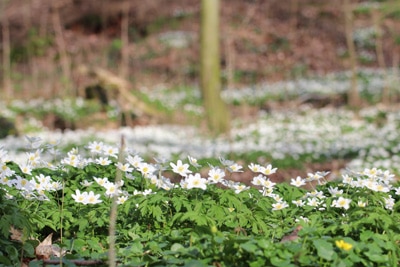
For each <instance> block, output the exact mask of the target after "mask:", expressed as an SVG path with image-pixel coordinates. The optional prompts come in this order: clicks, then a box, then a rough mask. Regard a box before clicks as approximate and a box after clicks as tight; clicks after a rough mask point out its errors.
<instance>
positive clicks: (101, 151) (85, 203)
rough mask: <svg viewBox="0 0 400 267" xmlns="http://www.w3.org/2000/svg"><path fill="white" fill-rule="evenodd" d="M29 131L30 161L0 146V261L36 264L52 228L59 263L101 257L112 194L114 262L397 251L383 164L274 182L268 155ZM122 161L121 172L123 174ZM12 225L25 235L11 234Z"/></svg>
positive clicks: (233, 261)
mask: <svg viewBox="0 0 400 267" xmlns="http://www.w3.org/2000/svg"><path fill="white" fill-rule="evenodd" d="M27 140H28V141H29V144H30V147H31V149H32V150H31V151H29V152H27V154H26V155H25V159H26V161H25V164H18V163H15V162H14V161H12V159H10V158H9V155H8V153H7V151H5V150H4V149H3V150H2V151H1V152H2V153H1V162H2V168H1V170H2V171H1V197H2V202H1V203H2V206H1V209H0V210H1V212H2V217H1V218H2V219H1V235H2V237H1V241H0V242H2V246H1V250H0V252H1V257H0V262H1V264H3V265H4V266H17V265H20V262H21V261H22V260H25V261H30V263H29V264H30V265H31V266H40V264H41V263H40V261H36V260H34V258H35V248H37V246H38V243H39V241H41V240H43V239H44V238H45V237H46V236H47V235H48V234H50V233H52V234H53V243H54V244H57V245H58V247H60V248H61V254H63V253H64V252H65V255H63V262H64V264H66V265H69V266H73V263H72V260H77V259H79V260H82V259H91V260H101V261H103V262H104V264H106V262H107V258H108V254H107V251H108V241H109V239H108V226H109V213H110V205H111V201H112V199H113V198H112V197H113V196H115V197H116V198H117V202H118V204H119V205H118V218H117V232H116V233H117V235H116V245H117V259H118V261H119V264H120V265H121V266H187V265H189V266H190V265H192V266H332V265H334V266H351V265H354V266H397V265H398V262H399V256H400V250H399V248H398V241H399V238H400V236H399V234H400V232H399V226H398V220H399V215H398V205H399V204H398V199H399V195H400V189H399V188H400V187H399V186H400V185H399V183H398V182H397V181H396V180H395V176H394V175H393V174H391V173H390V172H389V171H384V170H381V169H376V168H370V169H364V170H362V171H360V172H352V171H348V172H347V173H346V174H343V175H342V177H341V178H340V179H336V180H334V181H328V179H327V173H325V172H316V173H309V174H308V175H307V176H306V177H293V179H291V181H290V182H289V183H280V184H275V183H274V182H272V181H271V180H270V179H269V176H270V175H272V174H273V173H275V172H276V171H278V170H277V169H276V168H274V167H273V166H271V165H270V164H263V165H261V164H258V163H251V164H248V165H247V166H242V165H240V164H238V163H236V162H233V161H231V160H228V159H224V158H219V159H218V160H217V161H213V162H212V164H207V162H206V161H203V160H196V159H194V158H192V157H188V158H185V159H181V160H174V161H169V160H163V159H155V160H151V161H145V160H144V159H143V158H142V157H141V156H140V155H139V154H137V153H135V152H134V151H133V150H132V149H133V148H128V149H124V150H123V151H119V148H118V147H117V146H116V145H113V146H112V145H107V144H104V143H102V142H97V141H93V142H89V143H88V144H87V145H86V146H84V147H79V148H74V149H72V150H70V151H69V152H68V153H67V154H66V155H65V154H60V155H58V156H55V157H54V158H53V159H52V160H44V157H43V156H42V155H44V154H46V153H50V152H51V153H52V154H53V155H57V153H54V152H55V151H56V150H57V147H56V146H54V145H50V144H46V143H43V142H42V141H41V140H40V139H38V138H27ZM119 153H123V157H122V158H121V157H120V160H118V155H119ZM121 159H122V160H121ZM245 169H248V170H250V171H251V172H252V173H253V178H252V180H251V183H250V184H242V183H239V182H234V181H232V180H231V178H232V177H233V176H234V175H238V174H240V172H241V171H243V170H245ZM117 172H120V173H122V180H121V181H120V182H119V183H115V177H116V173H117ZM167 177H170V178H171V179H172V178H174V181H175V182H176V183H172V182H171V180H170V179H169V178H167ZM304 185H307V186H309V187H311V188H312V189H311V190H305V189H304V188H302V186H304ZM12 229H14V230H12ZM15 229H18V230H19V231H22V232H21V233H23V235H22V237H19V238H16V237H13V236H11V237H12V238H11V237H10V230H11V232H13V233H14V234H15V232H16V230H15ZM31 238H33V239H31ZM37 240H39V241H37ZM51 257H54V255H53V256H51Z"/></svg>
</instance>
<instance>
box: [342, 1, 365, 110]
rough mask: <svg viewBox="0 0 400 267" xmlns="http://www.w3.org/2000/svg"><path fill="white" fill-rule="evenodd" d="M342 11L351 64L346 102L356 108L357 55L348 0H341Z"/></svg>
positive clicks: (357, 102) (357, 101) (357, 100)
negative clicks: (349, 84)
mask: <svg viewBox="0 0 400 267" xmlns="http://www.w3.org/2000/svg"><path fill="white" fill-rule="evenodd" d="M343 9H344V10H343V11H344V17H345V32H346V42H347V49H348V51H349V56H350V64H351V86H350V90H349V93H348V95H349V100H348V104H349V106H350V107H351V108H354V109H358V108H359V107H360V104H361V103H360V102H361V101H360V94H359V93H358V85H357V55H356V49H355V46H354V41H353V9H352V6H351V4H350V0H344V1H343Z"/></svg>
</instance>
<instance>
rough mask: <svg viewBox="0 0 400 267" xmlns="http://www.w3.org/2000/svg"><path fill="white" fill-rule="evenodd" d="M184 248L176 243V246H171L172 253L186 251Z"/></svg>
mask: <svg viewBox="0 0 400 267" xmlns="http://www.w3.org/2000/svg"><path fill="white" fill-rule="evenodd" d="M184 248H185V247H184V246H182V245H181V244H179V243H174V244H173V245H172V246H171V251H173V252H177V251H179V250H181V249H184Z"/></svg>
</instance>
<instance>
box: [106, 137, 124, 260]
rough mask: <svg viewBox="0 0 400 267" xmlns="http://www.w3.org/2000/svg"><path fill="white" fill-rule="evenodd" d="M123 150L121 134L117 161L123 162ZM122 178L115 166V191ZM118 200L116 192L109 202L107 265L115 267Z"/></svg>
mask: <svg viewBox="0 0 400 267" xmlns="http://www.w3.org/2000/svg"><path fill="white" fill-rule="evenodd" d="M124 150H125V138H124V136H121V146H120V150H119V154H118V162H121V163H123V159H124ZM121 178H122V172H121V170H120V169H119V168H118V167H117V170H116V174H115V181H114V182H115V186H116V192H118V187H119V184H120V181H121ZM117 200H118V193H116V194H114V196H113V197H112V202H111V210H110V227H109V233H108V235H109V242H110V243H109V249H108V261H109V262H108V266H110V267H115V266H116V265H117V256H116V249H115V227H116V223H117V212H118V211H117V208H118V204H117Z"/></svg>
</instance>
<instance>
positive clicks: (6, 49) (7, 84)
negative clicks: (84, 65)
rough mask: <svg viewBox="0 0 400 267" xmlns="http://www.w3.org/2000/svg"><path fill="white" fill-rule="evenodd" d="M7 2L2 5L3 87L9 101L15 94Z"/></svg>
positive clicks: (0, 12) (0, 15)
mask: <svg viewBox="0 0 400 267" xmlns="http://www.w3.org/2000/svg"><path fill="white" fill-rule="evenodd" d="M5 4H6V2H5V1H4V2H2V4H1V6H0V18H1V22H2V34H3V64H2V65H3V66H2V67H3V88H4V93H5V96H4V98H5V99H6V100H7V101H8V100H10V99H11V98H12V96H13V89H12V86H11V60H10V57H11V48H10V27H9V24H8V18H7V17H6V15H5Z"/></svg>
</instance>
